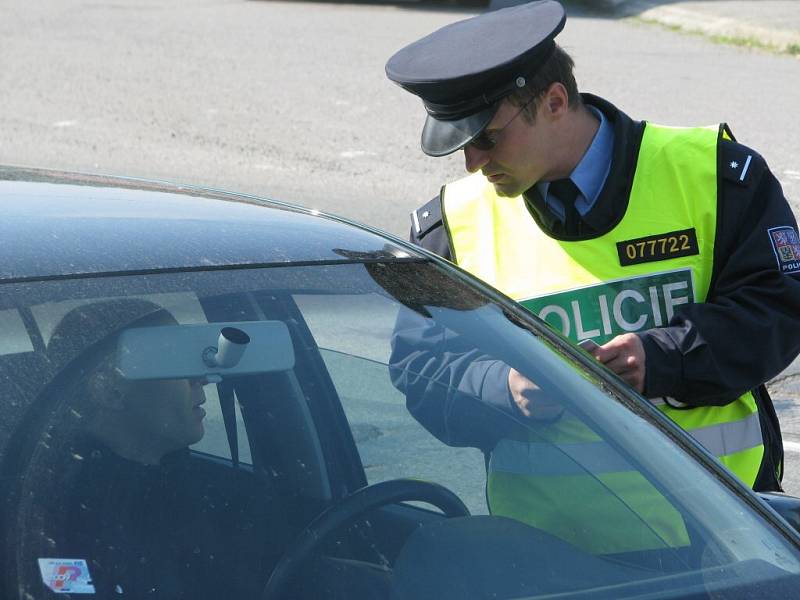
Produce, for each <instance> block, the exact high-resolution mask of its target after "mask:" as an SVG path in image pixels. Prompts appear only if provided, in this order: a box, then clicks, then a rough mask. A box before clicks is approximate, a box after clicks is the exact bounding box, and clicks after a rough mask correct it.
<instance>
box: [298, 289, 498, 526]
mask: <svg viewBox="0 0 800 600" xmlns="http://www.w3.org/2000/svg"><path fill="white" fill-rule="evenodd" d="M295 301H296V302H297V304H298V307H299V308H300V311H301V312H302V314H303V317H304V319H305V320H306V322H307V323H308V325H309V327H310V329H311V332H312V334H313V335H314V338H315V339H316V340H317V343H318V344H319V347H320V350H321V354H322V357H323V359H324V360H325V365H326V367H327V369H328V371H329V373H330V375H331V379H332V382H333V385H334V386H335V387H336V390H337V392H338V394H339V398H340V400H341V402H342V407H343V408H344V410H345V413H346V414H347V418H348V420H349V423H350V428H351V430H352V432H353V438H354V440H355V443H356V445H357V446H358V452H359V454H360V455H361V460H362V463H363V465H364V472H365V474H366V477H367V482H368V483H378V482H381V481H387V480H391V479H397V478H401V477H412V478H421V479H425V480H429V481H436V482H438V483H441V484H443V485H445V486H447V487H449V488H450V489H452V490H454V491H455V492H456V493H457V494H458V495H459V497H461V499H462V500H463V501H464V502H465V503H466V504H467V506H468V507H469V509H470V511H471V512H472V513H473V514H487V513H488V508H487V506H486V499H485V492H484V486H485V483H486V477H485V469H484V457H483V454H482V453H481V451H480V450H478V449H476V448H453V447H451V446H448V445H447V444H443V443H442V442H441V441H440V440H438V439H437V438H436V437H435V436H434V435H433V434H431V433H430V432H429V431H427V430H426V429H425V428H424V427H423V425H421V424H420V423H419V422H418V421H417V420H415V419H414V418H413V417H412V416H411V414H410V413H409V411H408V409H407V408H406V400H405V395H404V394H403V393H402V392H401V391H400V390H398V389H397V388H396V387H395V386H394V385H393V384H392V380H391V377H390V373H389V368H388V363H389V358H390V355H391V345H390V343H389V342H390V340H391V337H392V335H393V333H394V325H395V322H396V320H397V316H398V314H399V312H400V310H401V307H402V305H401V304H400V303H399V302H397V301H396V300H395V299H392V298H387V297H386V296H383V295H380V294H376V293H371V294H361V295H352V294H338V295H332V294H316V295H298V296H295Z"/></svg>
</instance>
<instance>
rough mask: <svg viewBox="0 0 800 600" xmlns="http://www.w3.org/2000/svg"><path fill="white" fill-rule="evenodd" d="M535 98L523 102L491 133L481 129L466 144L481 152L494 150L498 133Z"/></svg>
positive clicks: (498, 136)
mask: <svg viewBox="0 0 800 600" xmlns="http://www.w3.org/2000/svg"><path fill="white" fill-rule="evenodd" d="M534 100H535V98H531V99H530V100H528V101H527V102H526V103H525V104H523V105H522V106H521V107H520V109H519V110H518V111H517V112H516V113H515V114H514V116H513V117H511V118H510V119H509V120H508V121H507V122H506V124H505V125H503V126H502V127H500V128H499V129H494V130H492V131H491V133H489V132H487V131H486V129H484V130H483V131H481V132H480V133H479V134H478V135H476V136H475V137H474V138H472V141H470V142H469V144H467V145H468V146H472V147H473V148H475V149H476V150H480V151H481V152H488V151H489V150H494V149H495V147H496V146H497V140H498V139H499V138H500V134H501V133H503V130H504V129H505V128H506V127H508V126H509V125H511V123H513V121H514V119H516V118H517V117H518V116H520V115H521V114H522V111H523V110H525V109H526V108H528V105H529V104H530V103H531V102H533V101H534Z"/></svg>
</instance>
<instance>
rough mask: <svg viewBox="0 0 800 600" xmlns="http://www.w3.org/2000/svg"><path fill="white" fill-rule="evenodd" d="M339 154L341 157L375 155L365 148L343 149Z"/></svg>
mask: <svg viewBox="0 0 800 600" xmlns="http://www.w3.org/2000/svg"><path fill="white" fill-rule="evenodd" d="M339 156H341V157H342V158H358V157H359V156H375V153H374V152H367V151H366V150H345V151H344V152H342V153H341V154H339Z"/></svg>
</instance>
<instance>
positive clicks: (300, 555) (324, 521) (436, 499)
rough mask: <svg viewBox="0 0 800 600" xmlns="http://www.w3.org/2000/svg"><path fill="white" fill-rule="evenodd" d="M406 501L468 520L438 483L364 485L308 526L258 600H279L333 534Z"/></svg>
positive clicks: (458, 501)
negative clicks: (382, 507)
mask: <svg viewBox="0 0 800 600" xmlns="http://www.w3.org/2000/svg"><path fill="white" fill-rule="evenodd" d="M407 501H418V502H425V503H427V504H431V505H433V506H435V507H436V508H438V509H440V510H441V511H442V512H443V513H444V516H445V517H447V518H453V517H468V516H469V509H468V508H467V507H466V506H465V505H464V503H463V502H462V501H461V499H460V498H459V497H458V496H456V495H455V494H454V493H453V492H451V491H450V490H448V489H447V488H446V487H444V486H441V485H439V484H438V483H430V482H428V481H420V480H418V479H392V480H391V481H382V482H381V483H376V484H373V485H368V486H366V487H363V488H361V489H359V490H356V491H355V492H353V493H352V494H350V495H349V496H346V497H345V498H342V499H341V500H339V501H338V502H336V503H334V504H332V505H331V506H329V507H328V508H326V509H325V510H324V511H322V512H321V513H320V514H319V515H317V516H316V517H315V518H314V520H313V521H311V523H309V525H308V527H306V528H305V529H304V530H303V531H302V532H301V533H300V535H298V536H297V538H295V540H294V542H292V544H291V545H290V546H289V548H288V549H287V551H286V552H285V553H284V554H283V556H282V557H281V559H280V560H279V561H278V564H277V565H275V569H274V570H273V571H272V575H270V578H269V581H267V585H266V586H264V591H263V592H262V593H261V599H262V600H275V599H277V598H280V597H281V594H282V593H283V588H284V587H285V586H286V584H287V583H288V582H289V581H291V579H292V577H293V576H294V574H295V573H296V572H297V570H298V569H299V568H300V567H301V566H303V564H304V563H305V561H307V560H308V559H309V558H310V557H311V556H312V555H313V554H314V552H315V551H316V550H317V548H319V546H320V545H321V544H323V543H324V542H325V541H327V539H328V538H329V536H330V535H331V534H332V533H333V532H335V531H337V530H338V529H340V528H341V527H345V526H347V525H350V524H352V523H354V522H355V521H357V520H358V519H360V518H361V517H362V516H364V515H365V514H367V513H369V512H370V511H372V510H375V509H376V508H380V507H381V506H386V505H389V504H395V503H397V502H407Z"/></svg>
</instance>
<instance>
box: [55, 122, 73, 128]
mask: <svg viewBox="0 0 800 600" xmlns="http://www.w3.org/2000/svg"><path fill="white" fill-rule="evenodd" d="M77 124H78V122H77V121H56V122H55V123H53V127H73V126H75V125H77Z"/></svg>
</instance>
